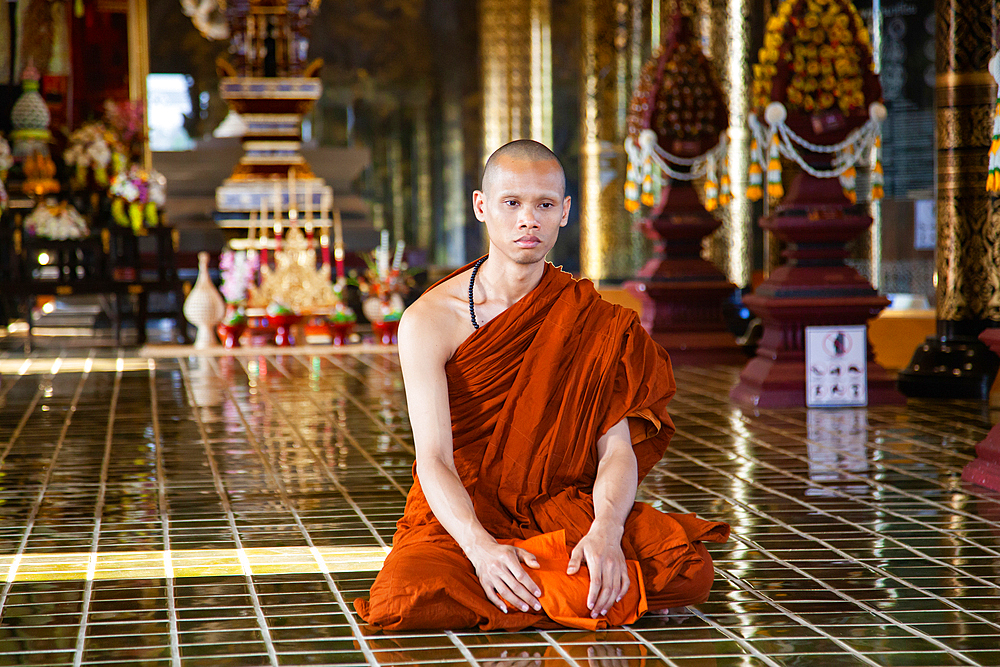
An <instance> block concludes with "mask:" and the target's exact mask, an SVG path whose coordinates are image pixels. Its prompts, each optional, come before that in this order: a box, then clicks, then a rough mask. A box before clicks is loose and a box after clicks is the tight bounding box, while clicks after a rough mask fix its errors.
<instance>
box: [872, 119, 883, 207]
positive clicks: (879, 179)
mask: <svg viewBox="0 0 1000 667" xmlns="http://www.w3.org/2000/svg"><path fill="white" fill-rule="evenodd" d="M884 196H885V174H884V173H883V172H882V136H881V135H879V136H876V137H875V166H874V167H872V201H876V200H878V199H881V198H882V197H884Z"/></svg>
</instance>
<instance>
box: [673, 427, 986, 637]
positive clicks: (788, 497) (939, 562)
mask: <svg viewBox="0 0 1000 667" xmlns="http://www.w3.org/2000/svg"><path fill="white" fill-rule="evenodd" d="M678 433H681V432H680V431H678ZM684 437H686V438H688V439H689V440H691V441H693V442H696V443H698V444H700V445H704V446H706V447H709V448H711V449H714V450H716V451H718V452H720V453H725V454H730V455H732V456H735V457H738V458H742V459H744V460H746V461H749V462H752V463H755V464H757V465H760V466H762V467H765V468H767V469H769V470H771V471H773V472H777V473H779V474H781V475H783V476H785V477H788V478H790V479H794V480H796V481H798V482H802V483H803V484H805V485H806V486H810V487H821V488H824V489H829V487H825V486H823V485H821V484H819V483H817V482H813V481H812V480H810V479H808V478H805V477H802V476H801V475H796V474H794V473H789V472H787V471H784V470H782V469H780V468H778V467H777V466H775V465H774V464H772V463H769V462H767V461H763V460H760V459H756V458H754V457H750V456H746V455H744V454H741V453H739V452H735V453H734V452H732V451H729V450H726V449H724V448H722V447H719V446H717V445H714V444H712V443H711V442H709V441H707V440H705V439H703V438H699V437H697V436H695V435H692V434H684ZM668 453H673V454H676V455H679V456H681V457H683V458H685V459H687V460H689V461H691V462H693V463H695V464H697V465H699V466H702V467H705V468H707V469H709V470H712V471H713V472H718V473H720V474H723V475H725V476H726V477H728V478H730V479H734V480H739V481H741V482H744V483H746V484H750V485H751V486H753V487H754V488H757V489H760V490H762V491H764V492H766V493H770V494H773V495H776V496H779V497H781V498H784V499H786V500H789V501H791V502H793V503H795V504H797V505H800V506H802V507H804V508H806V509H808V510H810V511H812V512H816V513H818V514H820V515H822V516H825V517H829V518H831V519H833V520H835V521H837V522H838V523H842V524H845V525H848V526H851V527H852V528H854V529H856V530H860V531H862V532H865V533H868V534H870V535H872V536H873V537H878V538H880V539H883V540H886V541H888V542H891V543H893V544H895V545H896V546H898V547H900V548H901V549H904V550H905V551H909V552H910V553H912V554H913V555H914V556H917V557H919V558H922V559H924V560H927V561H930V562H932V563H934V564H935V565H939V566H941V567H944V568H945V569H948V570H951V571H952V572H955V573H957V574H959V575H961V576H964V577H967V578H969V579H972V580H974V581H978V582H979V583H981V584H983V585H984V586H987V587H988V588H1000V587H998V586H997V584H996V583H994V582H991V581H989V580H988V579H983V578H982V577H979V576H977V575H973V574H970V573H969V572H966V571H965V570H963V569H961V568H960V567H958V566H955V565H952V564H950V563H947V562H946V561H943V560H941V559H939V558H936V557H934V556H930V555H928V554H925V553H924V552H922V551H920V550H919V549H916V548H914V547H911V546H910V545H908V544H906V543H904V542H902V541H900V540H898V539H896V538H895V537H892V536H891V535H887V534H885V533H880V532H878V531H876V530H872V529H871V528H868V527H867V526H863V525H861V524H858V523H855V522H853V521H851V520H849V519H845V518H843V517H841V516H838V515H836V514H834V513H833V512H830V511H828V510H825V509H822V508H821V507H819V506H818V505H814V504H812V503H809V502H806V501H804V500H800V499H799V498H796V497H795V496H792V495H790V494H787V493H785V492H783V491H780V490H778V489H773V488H770V487H768V486H766V485H763V484H760V483H759V482H757V481H756V480H748V479H744V478H743V477H740V476H738V475H734V474H732V473H730V472H728V471H725V470H722V469H721V468H718V467H716V466H713V465H711V464H708V463H704V462H703V461H701V460H699V459H698V458H696V457H694V456H691V455H690V454H688V453H687V452H684V451H683V450H681V449H680V448H678V447H677V446H676V445H675V446H674V447H671V449H669V450H668ZM656 469H657V471H658V472H661V473H667V474H670V475H671V476H672V477H675V478H678V477H677V475H675V474H674V473H671V472H670V471H669V470H668V469H667V467H666V466H664V465H663V464H662V462H661V464H659V465H658V466H657V468H656ZM837 492H838V493H843V492H840V491H839V490H838V491H837ZM713 495H718V494H714V492H713ZM843 495H844V498H845V499H846V500H850V501H852V502H858V503H859V504H862V505H868V503H867V502H864V503H862V502H860V501H859V499H858V498H856V497H854V496H851V495H850V494H843ZM871 507H872V508H873V509H875V510H877V511H883V512H888V510H885V509H883V508H881V507H879V506H877V505H871ZM911 523H915V524H917V525H920V526H921V527H930V526H929V524H927V525H926V526H925V525H924V524H923V522H920V521H916V520H914V521H911ZM988 523H991V522H988ZM803 535H805V533H803ZM948 535H949V536H950V537H953V535H951V534H950V533H948ZM810 539H812V540H814V541H820V542H822V540H820V539H819V538H816V537H813V536H810ZM972 544H973V546H976V547H978V548H984V547H983V546H982V545H979V544H976V543H974V542H973V543H972ZM838 551H839V550H838ZM893 578H894V579H897V580H898V581H901V582H902V581H903V580H902V579H899V578H898V577H895V576H893ZM904 583H906V582H904ZM906 585H907V586H910V584H909V583H907V584H906ZM911 587H912V586H911ZM916 590H921V591H923V589H919V588H917V589H916ZM924 592H925V591H924ZM997 627H998V629H1000V626H997Z"/></svg>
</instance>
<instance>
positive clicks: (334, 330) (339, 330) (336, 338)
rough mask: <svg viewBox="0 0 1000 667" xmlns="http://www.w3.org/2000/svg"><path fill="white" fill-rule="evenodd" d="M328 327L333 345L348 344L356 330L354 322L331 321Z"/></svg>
mask: <svg viewBox="0 0 1000 667" xmlns="http://www.w3.org/2000/svg"><path fill="white" fill-rule="evenodd" d="M326 328H327V331H329V332H330V343H331V344H332V345H347V341H348V338H349V337H350V335H351V332H352V331H354V322H329V323H327V325H326Z"/></svg>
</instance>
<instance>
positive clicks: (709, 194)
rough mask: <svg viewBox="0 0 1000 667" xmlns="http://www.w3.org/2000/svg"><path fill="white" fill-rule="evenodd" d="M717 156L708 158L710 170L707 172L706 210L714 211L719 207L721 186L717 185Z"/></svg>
mask: <svg viewBox="0 0 1000 667" xmlns="http://www.w3.org/2000/svg"><path fill="white" fill-rule="evenodd" d="M715 172H716V166H715V158H714V157H710V158H708V172H707V173H706V174H705V210H706V211H714V210H715V209H717V208H718V207H719V186H718V185H716V182H717V178H718V177H717V176H716V173H715Z"/></svg>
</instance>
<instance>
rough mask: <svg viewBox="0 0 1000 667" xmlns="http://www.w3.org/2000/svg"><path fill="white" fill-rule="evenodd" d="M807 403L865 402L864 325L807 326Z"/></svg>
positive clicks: (815, 405)
mask: <svg viewBox="0 0 1000 667" xmlns="http://www.w3.org/2000/svg"><path fill="white" fill-rule="evenodd" d="M806 405H807V406H808V407H810V408H822V407H831V408H832V407H848V406H865V405H868V336H867V327H865V326H864V325H863V324H862V325H857V326H849V327H806Z"/></svg>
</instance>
